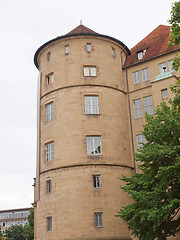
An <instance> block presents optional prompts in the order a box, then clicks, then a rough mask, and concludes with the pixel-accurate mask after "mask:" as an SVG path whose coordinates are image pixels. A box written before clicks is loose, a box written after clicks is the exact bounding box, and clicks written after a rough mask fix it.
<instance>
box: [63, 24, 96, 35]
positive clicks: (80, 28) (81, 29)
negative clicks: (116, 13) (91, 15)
mask: <svg viewBox="0 0 180 240" xmlns="http://www.w3.org/2000/svg"><path fill="white" fill-rule="evenodd" d="M77 33H95V34H98V33H97V32H95V31H93V30H91V29H90V28H88V27H86V26H84V25H83V24H80V25H79V26H77V27H76V28H74V29H73V30H71V31H70V32H68V33H67V34H66V35H70V34H77Z"/></svg>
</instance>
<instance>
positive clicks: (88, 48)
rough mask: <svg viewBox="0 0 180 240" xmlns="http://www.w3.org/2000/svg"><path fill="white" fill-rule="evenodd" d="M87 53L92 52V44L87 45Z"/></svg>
mask: <svg viewBox="0 0 180 240" xmlns="http://www.w3.org/2000/svg"><path fill="white" fill-rule="evenodd" d="M86 51H87V52H88V53H90V52H91V43H87V45H86Z"/></svg>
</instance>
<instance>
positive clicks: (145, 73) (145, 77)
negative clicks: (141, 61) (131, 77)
mask: <svg viewBox="0 0 180 240" xmlns="http://www.w3.org/2000/svg"><path fill="white" fill-rule="evenodd" d="M142 79H143V82H145V81H148V80H149V69H148V68H145V69H143V70H142Z"/></svg>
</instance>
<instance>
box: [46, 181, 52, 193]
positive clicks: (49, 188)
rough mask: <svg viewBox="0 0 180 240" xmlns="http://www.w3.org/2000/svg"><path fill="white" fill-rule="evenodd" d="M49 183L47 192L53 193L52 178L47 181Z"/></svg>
mask: <svg viewBox="0 0 180 240" xmlns="http://www.w3.org/2000/svg"><path fill="white" fill-rule="evenodd" d="M46 185H47V194H49V193H51V189H52V185H51V180H48V181H46Z"/></svg>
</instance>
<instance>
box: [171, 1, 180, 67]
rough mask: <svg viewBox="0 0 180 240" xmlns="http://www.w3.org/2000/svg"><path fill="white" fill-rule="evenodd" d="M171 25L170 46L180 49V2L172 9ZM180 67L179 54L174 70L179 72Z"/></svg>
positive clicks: (174, 63) (175, 3) (174, 4)
mask: <svg viewBox="0 0 180 240" xmlns="http://www.w3.org/2000/svg"><path fill="white" fill-rule="evenodd" d="M169 23H170V24H171V32H170V40H171V41H170V42H169V45H170V46H175V45H176V46H178V47H179V48H180V1H178V2H174V3H173V4H172V9H171V18H170V20H169ZM179 67H180V57H179V55H178V54H177V55H176V57H175V58H174V62H173V68H174V69H175V70H176V71H177V70H178V69H179Z"/></svg>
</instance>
